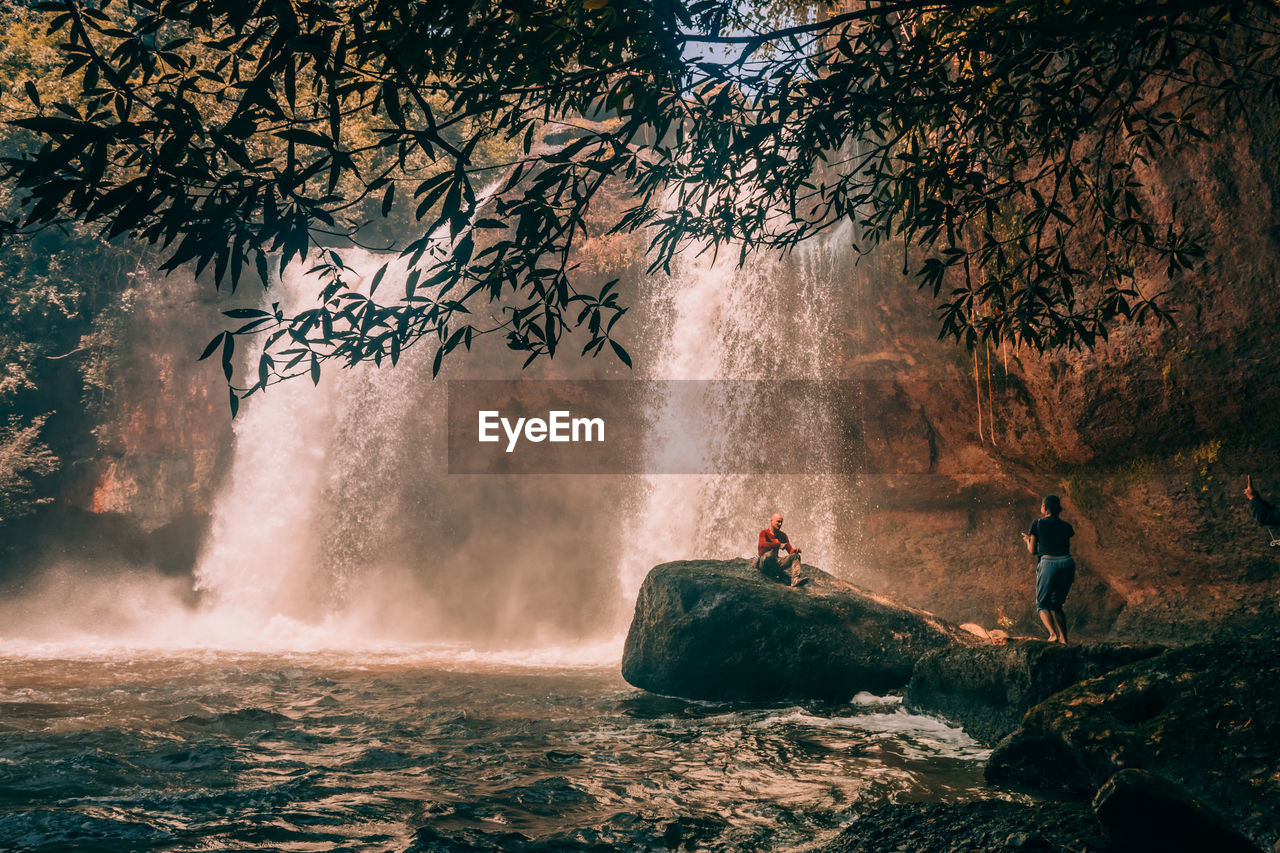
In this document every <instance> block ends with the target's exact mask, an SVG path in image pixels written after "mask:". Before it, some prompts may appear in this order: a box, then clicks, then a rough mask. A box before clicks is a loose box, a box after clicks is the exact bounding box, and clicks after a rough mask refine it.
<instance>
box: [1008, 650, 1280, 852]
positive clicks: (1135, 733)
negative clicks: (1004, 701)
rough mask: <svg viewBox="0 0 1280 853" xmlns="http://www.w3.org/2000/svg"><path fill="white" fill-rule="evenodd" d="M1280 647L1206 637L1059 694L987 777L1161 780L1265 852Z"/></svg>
mask: <svg viewBox="0 0 1280 853" xmlns="http://www.w3.org/2000/svg"><path fill="white" fill-rule="evenodd" d="M1277 767H1280V644H1277V643H1276V642H1274V641H1250V642H1241V643H1203V644H1201V645H1198V646H1191V647H1188V648H1185V649H1178V650H1175V651H1171V652H1167V653H1165V654H1163V655H1160V656H1158V657H1154V658H1151V659H1149V660H1144V661H1139V662H1137V663H1133V664H1129V665H1128V666H1124V667H1121V668H1119V669H1117V670H1115V671H1114V672H1110V673H1108V674H1106V675H1103V676H1101V677H1099V678H1094V679H1090V680H1089V681H1085V682H1082V683H1080V684H1078V685H1076V686H1074V687H1070V688H1068V689H1066V690H1064V691H1062V692H1061V693H1058V694H1055V695H1054V696H1052V697H1050V698H1049V699H1048V700H1046V701H1044V702H1042V703H1040V704H1039V705H1037V706H1036V707H1034V708H1032V709H1031V711H1030V712H1028V713H1027V716H1026V718H1025V720H1024V721H1023V724H1022V728H1020V729H1019V730H1018V731H1016V732H1014V733H1013V734H1012V735H1010V736H1009V737H1008V738H1006V739H1005V740H1004V741H1003V742H1002V743H1001V744H1000V745H999V746H998V747H997V748H996V749H995V751H994V752H993V753H992V754H991V759H990V761H988V763H987V768H986V775H987V778H988V779H989V780H990V781H992V782H995V783H997V784H1000V783H1012V784H1016V785H1023V786H1029V787H1037V788H1045V787H1046V786H1048V785H1050V784H1052V783H1058V784H1057V786H1058V787H1064V788H1067V789H1072V790H1075V791H1077V792H1079V793H1084V794H1089V793H1092V792H1093V791H1094V790H1096V789H1097V788H1098V787H1099V786H1101V785H1102V784H1103V783H1104V782H1106V781H1107V780H1108V779H1110V778H1111V777H1112V776H1113V775H1114V774H1115V773H1117V772H1119V771H1120V770H1123V769H1126V768H1138V769H1142V770H1147V771H1149V772H1151V773H1155V774H1158V775H1160V776H1163V777H1164V778H1165V779H1168V780H1170V781H1172V782H1173V783H1175V784H1176V785H1178V786H1179V787H1181V788H1183V789H1185V790H1186V791H1187V793H1189V794H1191V795H1192V796H1193V797H1196V798H1198V799H1199V800H1201V801H1202V802H1203V803H1204V804H1205V805H1206V806H1208V807H1209V808H1211V809H1213V810H1214V811H1216V812H1218V813H1219V814H1221V815H1223V816H1224V817H1225V818H1227V819H1228V820H1229V821H1230V822H1231V823H1232V824H1233V825H1234V826H1236V827H1238V828H1239V829H1241V830H1243V831H1244V832H1245V833H1246V834H1247V835H1249V836H1251V837H1252V838H1253V839H1254V841H1255V842H1260V843H1262V844H1263V846H1264V847H1266V846H1269V845H1271V844H1272V843H1274V842H1275V840H1276V836H1277V833H1278V832H1280V825H1278V824H1277V821H1276V815H1278V814H1280V774H1278V773H1277V772H1276V768H1277Z"/></svg>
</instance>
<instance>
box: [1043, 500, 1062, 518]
mask: <svg viewBox="0 0 1280 853" xmlns="http://www.w3.org/2000/svg"><path fill="white" fill-rule="evenodd" d="M1044 508H1045V509H1047V510H1049V515H1059V514H1060V513H1061V512H1062V498H1060V497H1058V496H1057V495H1045V496H1044Z"/></svg>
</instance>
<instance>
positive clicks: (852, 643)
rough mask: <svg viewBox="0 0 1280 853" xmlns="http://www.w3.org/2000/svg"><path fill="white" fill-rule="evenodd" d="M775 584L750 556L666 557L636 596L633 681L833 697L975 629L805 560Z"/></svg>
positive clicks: (888, 684) (705, 693)
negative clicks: (798, 574) (798, 577)
mask: <svg viewBox="0 0 1280 853" xmlns="http://www.w3.org/2000/svg"><path fill="white" fill-rule="evenodd" d="M804 577H806V578H807V579H808V582H807V584H806V585H805V586H803V587H800V588H795V589H793V588H791V587H787V586H783V585H781V584H777V583H773V582H771V581H769V580H768V579H766V578H765V577H764V576H763V575H761V574H760V573H759V572H757V571H756V570H755V569H754V568H753V567H752V566H751V565H750V563H749V562H748V561H747V560H727V561H717V560H690V561H684V562H678V563H664V564H663V565H660V566H657V567H656V568H654V569H653V570H652V571H650V572H649V576H648V577H647V578H645V581H644V584H643V585H642V586H641V587H640V595H639V597H638V598H637V599H636V612H635V618H634V619H633V620H632V622H631V630H630V631H629V632H628V634H627V642H626V646H625V648H624V650H623V654H622V677H623V678H625V679H626V680H627V681H628V682H630V683H631V684H633V685H635V686H636V687H641V688H643V689H645V690H650V691H652V692H654V693H663V694H667V695H672V696H685V697H688V698H691V699H714V700H726V699H745V700H762V701H774V700H784V699H827V700H833V701H843V700H846V699H848V698H849V697H851V696H852V695H853V694H855V693H857V692H859V691H862V690H866V691H870V692H873V693H881V692H884V691H886V690H892V689H894V688H899V687H902V686H904V685H905V684H906V683H907V679H908V678H910V676H911V669H912V667H913V666H914V665H915V663H916V661H917V660H919V658H920V657H921V656H922V655H924V654H925V653H927V652H929V651H932V650H934V649H939V648H944V647H947V646H951V645H955V644H957V643H966V642H972V641H973V638H972V637H971V636H970V635H968V634H966V633H965V632H963V631H960V630H959V629H957V628H955V627H954V626H952V625H950V624H949V623H946V622H944V621H942V620H941V619H938V618H937V617H935V616H933V615H932V614H929V613H925V612H924V611H920V610H913V609H910V608H906V607H900V606H898V605H895V604H893V603H891V602H888V601H885V600H884V599H881V598H878V597H876V596H874V595H871V594H869V593H867V592H865V591H862V590H858V589H856V588H855V587H853V586H851V585H849V584H847V583H844V582H843V581H840V580H838V579H836V578H834V577H832V576H831V575H828V574H827V573H825V572H822V571H820V570H818V569H814V568H812V567H808V566H806V567H805V570H804Z"/></svg>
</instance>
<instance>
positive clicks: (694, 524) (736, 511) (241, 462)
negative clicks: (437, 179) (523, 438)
mask: <svg viewBox="0 0 1280 853" xmlns="http://www.w3.org/2000/svg"><path fill="white" fill-rule="evenodd" d="M842 257H843V256H842V255H841V254H840V253H839V252H838V251H835V250H832V249H828V248H824V247H812V248H805V249H802V250H800V251H797V252H796V253H794V254H793V255H792V256H790V257H789V258H777V257H767V256H756V257H754V258H752V259H751V260H750V261H749V262H748V263H747V264H746V265H745V266H743V267H741V268H739V267H737V265H736V264H734V263H733V262H731V261H729V260H721V261H719V262H713V261H711V260H708V259H705V258H701V259H694V260H689V261H686V262H684V263H682V264H681V265H680V266H679V267H678V269H677V270H676V272H675V273H674V274H672V275H669V276H652V277H650V278H648V279H647V280H646V281H645V282H644V283H643V287H642V288H641V289H640V293H641V295H640V299H641V304H640V305H639V306H637V311H636V314H637V315H638V319H637V321H636V323H635V326H634V328H635V329H636V332H637V335H638V345H635V346H634V349H635V351H636V361H637V374H638V378H645V379H660V380H708V379H715V380H731V381H729V382H720V383H715V384H699V383H689V385H688V387H687V388H684V389H680V388H679V383H677V384H676V385H666V386H663V385H662V384H659V385H658V386H656V387H658V388H660V389H661V388H663V387H666V388H667V389H668V390H667V391H666V392H665V393H664V392H662V391H661V390H660V391H658V392H657V393H655V394H654V397H653V399H651V400H650V401H648V402H647V404H646V408H647V418H648V429H649V437H648V439H647V440H646V442H645V448H644V452H645V454H646V457H647V458H651V459H652V460H654V461H655V463H657V462H658V461H659V460H661V459H662V458H663V456H664V454H668V453H670V452H672V451H673V450H675V449H681V450H687V448H676V447H675V445H676V444H678V443H680V442H687V441H688V440H689V437H690V436H699V437H701V438H702V439H704V440H706V441H707V445H706V447H705V448H702V449H701V450H700V452H701V453H702V454H703V455H704V456H705V457H706V459H707V461H708V462H709V463H710V464H711V465H712V467H713V468H714V467H716V466H720V467H721V468H724V467H726V466H727V469H728V470H734V471H737V473H732V474H724V473H710V474H700V475H681V474H651V475H647V476H644V477H640V478H626V477H616V478H611V479H610V480H609V481H608V482H607V483H604V484H602V483H601V481H600V480H599V479H598V478H593V477H565V476H557V477H537V476H525V477H498V478H492V477H483V476H481V477H460V476H452V477H451V476H448V475H446V474H445V473H444V472H445V470H446V468H447V461H446V454H445V449H444V447H445V438H444V429H445V406H446V404H445V392H444V383H443V382H441V381H439V380H435V381H433V380H432V379H431V377H430V373H429V356H430V355H431V353H430V352H429V350H428V348H426V347H423V348H418V349H411V350H408V351H407V352H406V353H405V356H404V358H402V359H401V361H400V363H399V365H398V366H396V367H395V368H394V369H379V368H377V367H375V366H374V365H371V364H366V365H360V366H357V367H355V368H351V369H344V370H334V369H330V370H327V371H325V373H324V374H323V376H322V378H321V381H320V383H319V386H318V387H314V388H313V387H312V386H311V383H309V382H305V381H302V380H295V381H292V382H286V383H283V384H282V385H278V386H272V387H270V388H268V389H267V391H266V392H265V393H262V394H259V395H255V396H254V397H251V398H249V399H248V400H246V401H245V404H244V409H243V411H242V413H241V415H240V416H239V418H238V419H237V421H236V424H235V455H234V461H233V463H232V467H231V471H230V473H229V476H228V479H227V481H226V484H225V486H224V489H223V492H222V494H221V496H220V498H219V500H218V503H217V506H216V509H215V513H214V519H213V523H212V526H211V529H210V533H209V536H208V538H207V542H206V547H205V548H204V550H203V553H202V556H201V559H200V562H199V566H198V569H197V584H198V588H199V589H200V590H201V592H202V593H203V595H204V605H205V606H204V609H205V615H206V617H207V618H209V619H210V620H211V622H212V624H214V625H216V626H217V630H218V631H219V632H221V633H224V634H226V633H227V632H230V634H231V635H237V634H238V635H240V636H243V637H245V638H252V637H254V636H269V637H272V638H274V640H273V642H281V641H283V642H286V643H287V642H289V641H290V638H294V639H296V638H297V637H299V636H301V635H303V634H306V633H307V631H308V630H312V629H319V630H320V632H321V633H322V635H323V636H326V637H328V638H329V639H330V640H333V639H336V638H337V637H343V638H344V640H343V641H344V642H345V641H349V640H350V639H351V638H353V637H354V638H364V639H369V638H370V637H369V636H368V635H373V636H376V637H380V638H383V639H386V638H393V639H411V640H424V639H425V640H431V641H435V642H454V641H460V642H464V643H467V644H471V645H475V644H476V643H480V644H482V645H495V644H496V645H517V646H525V647H528V646H536V645H539V644H542V643H551V644H557V643H564V642H580V641H584V640H585V641H592V640H600V639H602V638H608V637H616V636H617V635H619V634H620V633H621V632H622V631H625V628H626V618H627V617H628V616H629V613H630V605H631V603H632V602H633V601H634V596H635V593H636V590H637V589H638V587H639V583H640V581H641V580H642V579H643V577H644V574H645V573H646V572H647V571H648V569H649V568H651V567H652V566H654V565H656V564H657V563H660V562H664V561H667V560H672V559H683V558H694V557H718V558H724V557H730V556H741V555H746V554H750V553H753V548H754V540H755V534H756V532H757V531H758V530H759V529H760V528H761V527H763V526H764V524H765V522H766V520H767V519H768V516H769V515H770V514H771V513H772V512H774V511H776V510H781V511H784V512H785V513H787V514H788V515H789V517H790V520H789V522H788V530H790V531H791V533H792V537H793V539H795V541H796V542H797V543H798V544H801V545H802V546H803V547H804V548H805V553H806V560H808V561H810V562H814V563H816V564H819V565H825V566H827V567H829V568H832V569H833V570H836V571H840V570H842V569H847V567H848V566H849V565H850V564H851V559H852V556H851V555H852V551H853V544H854V543H855V541H856V536H855V535H853V534H852V533H851V527H850V525H849V523H848V520H849V519H850V518H851V517H854V515H855V513H856V495H853V494H852V493H851V490H850V489H849V488H848V480H847V479H846V478H843V477H841V476H839V475H837V474H836V473H833V472H835V471H836V470H837V469H838V468H839V459H837V458H835V455H836V452H837V451H836V447H835V443H834V441H833V439H834V434H835V432H836V431H837V430H838V428H839V427H838V424H839V422H840V418H839V414H840V413H839V412H837V411H835V410H834V409H833V406H834V405H835V403H834V402H833V399H832V397H831V396H830V395H826V394H824V393H822V388H823V385H822V382H824V381H826V380H830V379H832V378H833V377H834V375H835V374H836V373H837V371H838V361H839V349H840V340H839V338H840V335H841V334H842V327H841V325H840V316H841V311H840V310H839V308H838V304H837V303H838V301H839V299H840V297H841V295H842V293H843V292H844V290H843V287H842V285H843V281H842V279H843V278H845V277H846V276H842V270H841V268H840V263H841V259H842ZM381 262H382V258H379V257H377V256H375V255H371V254H368V253H358V252H349V253H347V254H346V256H345V263H346V264H347V265H348V267H350V268H351V269H352V270H353V271H354V272H355V273H356V274H360V275H363V276H365V277H366V279H367V278H368V277H371V276H372V273H373V271H374V270H375V269H376V268H377V266H378V264H379V263H381ZM389 280H391V279H390V278H389ZM317 288H318V283H317V282H316V281H314V280H312V279H309V278H307V277H306V276H304V275H301V274H296V275H293V276H291V277H289V278H287V279H286V280H285V281H284V282H282V283H280V284H278V285H277V287H274V288H272V290H271V291H270V293H271V294H272V297H271V298H275V299H283V300H284V301H285V302H286V307H289V308H292V309H295V310H296V309H297V308H299V307H300V306H303V305H305V303H306V302H307V300H308V299H310V298H312V294H313V293H314V291H315V290H316V289H317ZM249 358H250V359H252V358H254V354H249ZM483 359H484V356H483V355H480V356H478V357H477V360H478V361H479V363H480V365H481V366H480V367H475V366H472V367H471V368H470V372H469V373H468V374H464V375H469V376H474V375H476V373H477V372H480V371H483V370H484V367H483V364H484V361H483ZM498 364H500V365H501V367H497V368H492V369H491V370H490V373H489V375H492V371H493V370H498V371H504V372H506V374H507V375H511V374H510V370H511V367H510V363H509V359H507V360H506V361H504V362H498ZM586 366H587V367H588V368H589V367H590V366H591V365H589V364H588V365H586ZM571 369H572V367H571ZM454 375H458V374H456V373H455V374H454ZM480 375H484V373H482V372H481V374H480ZM733 380H769V381H770V383H772V384H770V385H769V386H768V387H769V388H770V389H774V390H776V391H777V392H779V394H780V396H778V397H776V398H773V399H764V400H762V399H759V398H758V396H757V395H758V393H759V391H760V387H761V386H759V385H757V384H753V383H751V382H741V383H738V382H736V381H733ZM797 380H800V381H797ZM788 383H794V384H788ZM672 388H676V389H677V391H676V392H675V393H676V394H677V395H679V396H685V392H688V393H691V394H693V398H692V399H687V398H686V399H681V400H673V399H672V391H671V390H670V389H672ZM761 409H768V410H771V411H773V412H775V413H780V414H781V417H780V419H778V420H780V424H781V427H782V429H780V430H779V429H778V428H777V426H776V425H775V427H774V428H772V429H771V430H767V431H761V426H760V422H759V419H758V418H757V417H755V415H756V414H757V413H758V412H759V411H760V410H761ZM691 414H692V415H693V416H695V417H698V418H702V419H704V421H705V422H702V423H693V424H690V423H680V422H679V421H680V419H688V418H689V417H690V416H691ZM781 442H786V443H790V444H795V443H801V444H803V450H804V455H805V457H806V459H807V460H808V461H809V462H810V463H811V464H807V465H806V466H805V467H804V468H803V470H800V471H797V472H795V473H787V474H761V473H753V472H751V471H749V470H747V471H741V470H739V469H735V468H734V467H733V464H732V463H733V461H734V460H735V459H737V458H739V457H741V456H742V455H743V452H744V449H746V448H751V447H759V446H762V445H763V446H779V443H781ZM652 470H659V468H658V467H655V468H654V469H652ZM602 496H604V497H607V498H610V499H612V500H614V501H616V502H617V503H618V505H619V509H618V511H609V510H607V509H604V508H603V506H607V505H608V503H607V502H606V503H604V504H603V506H602V502H601V500H600V499H601V497H602ZM583 519H590V520H591V523H590V524H589V525H588V526H587V529H586V530H585V531H584V525H583V524H582V520H583ZM495 534H496V535H495ZM610 591H612V593H611V592H610ZM611 594H612V596H614V597H615V598H614V599H613V600H615V601H618V603H617V604H616V605H613V606H609V605H608V604H607V603H605V602H607V601H608V600H609V598H610V595H611ZM317 641H323V640H317Z"/></svg>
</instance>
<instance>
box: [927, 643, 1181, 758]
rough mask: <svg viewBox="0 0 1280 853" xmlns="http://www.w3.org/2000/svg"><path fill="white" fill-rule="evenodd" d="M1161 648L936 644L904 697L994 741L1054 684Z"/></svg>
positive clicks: (1065, 684) (1052, 689) (1079, 678)
mask: <svg viewBox="0 0 1280 853" xmlns="http://www.w3.org/2000/svg"><path fill="white" fill-rule="evenodd" d="M1162 651H1164V648H1163V647H1162V646H1124V645H1112V644H1102V643H1095V644H1089V645H1080V646H1063V645H1059V644H1056V643H1046V642H1043V641H1040V640H1015V641H1013V642H1010V643H1008V644H1007V645H999V646H995V645H987V646H957V647H953V648H946V649H939V650H937V651H934V652H930V653H929V654H927V655H925V656H924V657H922V658H921V659H920V662H919V663H917V664H916V668H915V670H914V671H913V672H912V673H911V683H910V684H909V685H908V686H907V695H906V698H905V704H906V707H907V709H908V710H911V711H918V712H920V713H924V714H931V715H933V716H935V717H941V718H942V719H945V720H947V721H948V722H951V723H954V724H956V725H958V726H962V727H963V728H964V730H965V731H966V732H968V733H969V735H970V736H971V737H973V738H974V739H975V740H978V741H981V742H982V743H985V744H987V745H988V746H994V745H995V744H996V743H998V742H999V741H1000V740H1001V739H1002V738H1004V737H1005V736H1007V735H1008V734H1010V733H1011V732H1013V731H1014V729H1016V728H1018V725H1019V724H1020V723H1021V722H1022V717H1023V715H1025V714H1026V712H1027V711H1028V710H1029V709H1030V708H1031V707H1032V706H1033V705H1038V704H1039V703H1041V702H1043V701H1044V700H1045V699H1048V698H1049V697H1050V696H1052V695H1053V694H1054V693H1057V692H1058V691H1059V690H1063V689H1065V688H1067V687H1070V686H1071V685H1072V684H1075V683H1076V682H1078V681H1083V680H1084V679H1086V678H1092V677H1094V676H1097V675H1101V674H1102V673H1104V672H1108V671H1110V670H1112V669H1115V668H1116V667H1118V666H1123V665H1125V664H1128V663H1132V662H1134V661H1137V660H1143V659H1145V658H1149V657H1152V656H1153V655H1156V654H1159V653H1160V652H1162Z"/></svg>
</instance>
